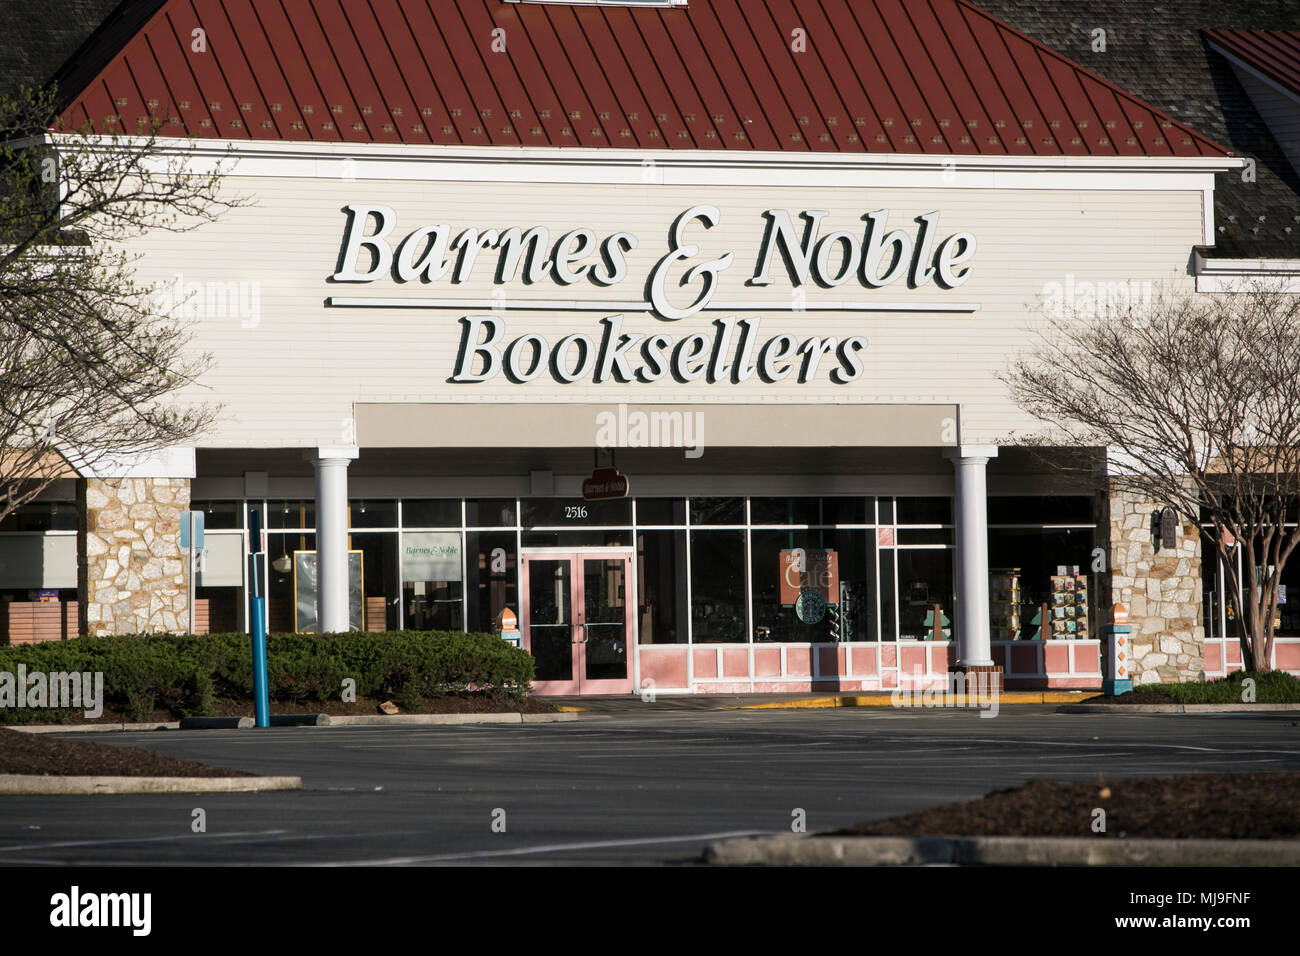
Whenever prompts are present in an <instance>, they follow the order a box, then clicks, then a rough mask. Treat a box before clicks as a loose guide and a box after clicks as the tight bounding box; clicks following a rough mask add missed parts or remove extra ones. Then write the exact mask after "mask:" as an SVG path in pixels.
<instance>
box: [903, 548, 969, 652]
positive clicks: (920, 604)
mask: <svg viewBox="0 0 1300 956" xmlns="http://www.w3.org/2000/svg"><path fill="white" fill-rule="evenodd" d="M897 554H898V636H899V637H900V638H901V639H903V640H917V641H920V640H926V639H927V638H928V636H929V629H928V628H927V626H926V623H925V622H926V618H927V615H931V614H932V613H933V611H934V609H935V606H936V605H937V606H938V608H939V613H940V614H942V615H943V616H944V617H946V618H948V620H949V622H950V624H949V628H950V630H951V635H950V638H951V639H952V640H956V638H957V631H956V616H955V613H954V610H955V609H954V606H953V588H952V559H953V552H952V550H951V549H949V548H898V549H897ZM932 620H933V619H932Z"/></svg>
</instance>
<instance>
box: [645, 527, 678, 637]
mask: <svg viewBox="0 0 1300 956" xmlns="http://www.w3.org/2000/svg"><path fill="white" fill-rule="evenodd" d="M637 508H638V511H639V509H640V502H637ZM636 574H637V595H638V600H639V602H640V603H639V605H638V609H637V610H638V614H639V624H640V629H641V643H642V644H685V643H686V638H687V628H686V607H687V594H686V532H685V531H638V532H637V535H636Z"/></svg>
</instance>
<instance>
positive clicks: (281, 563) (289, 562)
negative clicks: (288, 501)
mask: <svg viewBox="0 0 1300 956" xmlns="http://www.w3.org/2000/svg"><path fill="white" fill-rule="evenodd" d="M285 510H286V511H287V510H288V509H287V508H286V509H285ZM280 550H281V551H282V552H283V554H281V555H280V556H279V557H278V558H276V559H275V560H274V561H272V562H271V567H273V568H275V570H276V571H278V572H279V573H280V574H288V573H289V570H290V569H291V568H292V567H293V559H292V558H290V557H289V546H288V545H287V544H285V537H284V535H280Z"/></svg>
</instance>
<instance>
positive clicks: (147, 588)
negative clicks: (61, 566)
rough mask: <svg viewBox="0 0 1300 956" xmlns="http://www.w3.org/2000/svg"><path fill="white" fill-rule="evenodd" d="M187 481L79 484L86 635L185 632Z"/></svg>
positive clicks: (87, 481) (80, 570) (118, 480)
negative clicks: (182, 540) (182, 538)
mask: <svg viewBox="0 0 1300 956" xmlns="http://www.w3.org/2000/svg"><path fill="white" fill-rule="evenodd" d="M189 505H190V480H189V479H188V478H83V479H81V480H79V481H78V482H77V510H78V521H77V596H78V602H79V609H80V612H79V617H80V626H81V633H83V634H89V635H98V634H145V633H162V632H168V631H170V632H173V633H182V634H183V633H184V632H185V630H186V627H187V624H188V615H189V581H188V579H187V578H186V574H187V573H188V572H187V568H186V564H187V562H186V561H185V555H184V552H182V551H181V547H180V516H181V512H182V511H184V510H185V509H186V508H188V507H189Z"/></svg>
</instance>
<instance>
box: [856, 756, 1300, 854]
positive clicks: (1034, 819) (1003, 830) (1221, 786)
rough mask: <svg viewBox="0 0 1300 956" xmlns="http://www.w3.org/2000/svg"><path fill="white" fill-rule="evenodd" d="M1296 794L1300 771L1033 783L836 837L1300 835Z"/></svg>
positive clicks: (1223, 837)
mask: <svg viewBox="0 0 1300 956" xmlns="http://www.w3.org/2000/svg"><path fill="white" fill-rule="evenodd" d="M1107 791H1108V792H1107ZM1296 794H1300V773H1280V772H1279V773H1222V774H1220V773H1198V774H1182V775H1179V776H1174V777H1144V778H1140V779H1136V780H1120V781H1114V782H1110V781H1107V782H1104V783H1101V782H1099V783H1049V782H1047V781H1046V780H1031V781H1030V782H1029V783H1027V784H1025V785H1024V786H1021V787H1016V788H1014V789H1007V790H994V791H992V792H991V793H989V794H988V795H986V796H984V797H982V798H980V799H978V800H967V801H963V802H961V803H949V804H944V805H943V806H938V807H933V808H931V809H929V810H922V811H920V812H919V813H909V814H907V815H906V816H901V817H893V818H891V819H888V820H878V821H875V822H872V823H860V824H858V825H856V826H853V827H849V828H847V829H845V830H840V831H838V833H837V835H847V836H1026V837H1031V836H1046V837H1091V838H1098V837H1110V838H1112V839H1115V838H1120V837H1129V838H1161V839H1186V838H1188V837H1199V838H1204V839H1217V840H1246V839H1251V840H1268V839H1297V838H1300V801H1298V800H1297V799H1296ZM1096 807H1101V808H1103V809H1104V810H1105V811H1106V831H1105V832H1104V833H1094V832H1093V830H1092V821H1093V810H1094V808H1096Z"/></svg>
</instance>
